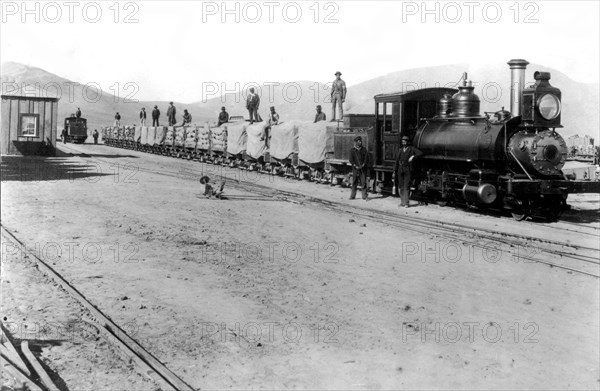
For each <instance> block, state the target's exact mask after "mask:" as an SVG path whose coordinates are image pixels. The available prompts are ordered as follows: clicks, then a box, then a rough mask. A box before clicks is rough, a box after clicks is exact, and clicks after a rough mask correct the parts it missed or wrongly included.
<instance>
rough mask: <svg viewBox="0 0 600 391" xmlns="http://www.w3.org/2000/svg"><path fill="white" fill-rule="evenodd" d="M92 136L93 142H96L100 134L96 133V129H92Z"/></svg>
mask: <svg viewBox="0 0 600 391" xmlns="http://www.w3.org/2000/svg"><path fill="white" fill-rule="evenodd" d="M92 136H93V137H94V144H98V136H100V134H99V133H98V129H94V133H93V134H92Z"/></svg>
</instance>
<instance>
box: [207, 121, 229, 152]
mask: <svg viewBox="0 0 600 391" xmlns="http://www.w3.org/2000/svg"><path fill="white" fill-rule="evenodd" d="M210 133H211V150H212V151H215V152H224V151H225V150H227V124H223V125H221V126H219V127H215V128H210Z"/></svg>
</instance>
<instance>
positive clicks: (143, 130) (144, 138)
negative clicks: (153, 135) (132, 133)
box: [136, 126, 154, 145]
mask: <svg viewBox="0 0 600 391" xmlns="http://www.w3.org/2000/svg"><path fill="white" fill-rule="evenodd" d="M136 129H137V128H136ZM139 129H140V144H142V145H147V144H148V127H147V126H140V128H139ZM152 141H153V142H152V144H154V140H152Z"/></svg>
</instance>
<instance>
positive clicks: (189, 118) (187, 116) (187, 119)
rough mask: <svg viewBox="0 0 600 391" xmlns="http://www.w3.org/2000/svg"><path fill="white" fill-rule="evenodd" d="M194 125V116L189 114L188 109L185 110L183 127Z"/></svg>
mask: <svg viewBox="0 0 600 391" xmlns="http://www.w3.org/2000/svg"><path fill="white" fill-rule="evenodd" d="M186 124H189V125H191V124H192V115H191V114H190V113H188V111H187V109H185V110H183V123H182V124H181V125H186Z"/></svg>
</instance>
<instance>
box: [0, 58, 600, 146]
mask: <svg viewBox="0 0 600 391" xmlns="http://www.w3.org/2000/svg"><path fill="white" fill-rule="evenodd" d="M536 70H540V71H548V72H551V73H552V79H551V80H550V83H551V84H552V85H554V86H556V87H558V88H560V89H561V90H562V94H563V100H562V102H563V117H562V123H563V125H564V126H565V127H564V129H562V130H561V131H560V133H561V134H563V135H564V136H565V137H568V136H571V135H574V134H588V135H590V136H591V137H593V138H594V139H596V140H598V139H600V135H599V130H600V123H599V116H598V110H599V106H600V97H599V90H598V89H599V85H598V84H592V83H578V82H575V81H573V80H572V79H570V78H569V77H568V76H566V75H565V74H564V73H562V72H560V71H557V70H555V69H552V68H548V67H544V66H541V65H537V64H530V65H529V66H528V68H527V72H526V83H527V84H529V83H532V82H533V72H534V71H536ZM462 72H468V78H469V79H470V80H472V81H473V83H475V84H474V85H476V89H475V92H476V93H477V94H478V95H479V97H480V99H481V111H482V113H483V111H497V110H500V108H501V107H502V106H504V107H505V108H507V109H508V108H509V106H510V103H509V102H510V70H509V68H508V65H506V64H504V63H498V64H491V65H486V66H470V65H468V64H452V65H441V66H435V67H426V68H417V69H409V70H403V71H398V72H394V73H390V74H387V75H383V76H379V77H377V78H374V79H371V80H368V81H365V82H362V83H359V84H355V85H352V86H350V87H348V97H347V99H346V103H345V104H344V108H345V111H346V112H347V113H373V110H374V103H373V96H374V95H376V94H380V93H384V92H394V91H401V90H407V89H416V88H422V87H435V86H444V85H448V86H453V85H454V84H455V83H456V82H457V81H458V80H459V79H460V77H461V75H462ZM333 78H334V77H333V76H332V77H331V81H333ZM343 78H344V79H345V80H346V82H347V83H349V80H351V77H350V75H344V76H343ZM0 79H1V81H2V86H3V91H2V93H5V92H7V90H8V89H10V88H14V86H15V84H12V83H16V85H18V86H21V85H23V84H26V85H34V84H35V83H39V85H40V86H48V88H46V90H45V91H46V92H48V93H52V92H54V91H55V90H56V89H55V88H52V87H51V86H52V84H49V83H56V84H58V85H61V86H64V83H68V82H70V81H69V80H67V79H65V78H63V77H60V76H58V75H54V74H52V73H49V72H46V71H44V70H43V69H40V68H36V67H31V66H27V65H23V64H19V63H14V62H7V63H4V64H2V68H1V73H0ZM82 88H83V87H82V86H81V85H79V86H76V87H74V91H73V92H74V93H73V94H72V96H73V101H72V102H69V99H68V98H69V97H70V96H69V94H68V93H67V92H68V91H67V90H66V89H65V90H64V91H63V97H62V99H61V100H60V102H59V105H58V107H59V109H58V110H59V117H60V118H63V117H66V116H69V115H70V114H71V113H73V112H75V110H76V109H77V107H81V110H82V112H83V116H84V117H86V118H87V119H88V121H89V127H90V128H92V129H93V128H99V127H100V126H104V125H107V124H110V123H112V121H113V117H114V114H115V112H117V111H119V112H120V113H121V116H122V122H124V123H126V124H132V123H137V122H138V113H139V110H140V108H141V107H146V111H148V121H151V118H150V111H151V110H152V107H153V106H154V105H157V106H158V107H159V109H160V110H161V122H162V123H165V124H166V109H167V107H168V101H143V102H138V103H122V102H121V103H115V101H114V96H113V95H112V94H110V93H108V92H106V91H102V96H101V98H100V100H99V101H98V102H90V101H86V100H85V99H83V91H82ZM30 90H31V91H33V90H32V87H31V86H29V87H27V89H26V91H30ZM245 93H246V92H245V91H244V92H243V93H231V94H227V95H225V96H224V97H220V96H219V97H214V98H212V99H208V100H206V101H205V102H202V101H197V102H193V103H190V104H184V103H181V102H174V103H175V106H176V107H177V112H178V118H179V119H180V118H181V114H182V113H183V109H184V108H186V109H188V110H189V111H190V113H191V114H192V116H193V118H194V122H203V121H207V120H210V121H214V120H215V119H216V117H217V115H218V113H219V111H220V108H221V106H225V107H226V108H227V111H228V112H229V114H230V115H244V116H245V117H248V113H247V111H246V110H245V104H244V101H245V96H246V95H245ZM329 94H330V91H329V90H328V89H327V87H326V85H324V84H322V83H320V82H313V81H290V82H288V83H285V82H282V83H280V84H279V85H273V86H271V87H268V86H264V85H263V86H262V88H261V91H260V96H261V106H260V109H259V114H260V115H261V116H262V117H266V116H267V114H268V110H269V106H275V108H276V110H277V112H278V113H279V114H280V115H281V118H282V119H283V120H286V119H304V120H310V119H312V118H314V114H315V106H316V105H317V104H320V105H322V106H323V111H324V112H325V113H326V114H327V118H328V119H329V118H330V116H331V104H330V103H329ZM92 98H94V97H93V96H92ZM200 98H201V97H199V99H200ZM598 141H600V140H598ZM598 141H597V142H598Z"/></svg>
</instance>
